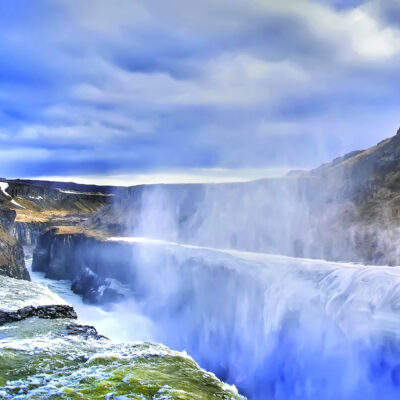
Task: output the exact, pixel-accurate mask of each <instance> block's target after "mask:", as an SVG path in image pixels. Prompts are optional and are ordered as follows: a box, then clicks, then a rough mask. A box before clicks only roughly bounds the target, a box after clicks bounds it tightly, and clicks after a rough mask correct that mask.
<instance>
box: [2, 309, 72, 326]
mask: <svg viewBox="0 0 400 400" xmlns="http://www.w3.org/2000/svg"><path fill="white" fill-rule="evenodd" d="M31 317H39V318H43V319H57V318H71V319H76V318H77V315H76V312H75V311H74V309H73V308H72V307H71V306H68V305H63V304H56V305H51V306H39V307H33V306H26V307H24V308H21V309H19V310H17V311H3V310H0V325H4V324H6V323H9V322H16V321H22V320H24V319H27V318H31Z"/></svg>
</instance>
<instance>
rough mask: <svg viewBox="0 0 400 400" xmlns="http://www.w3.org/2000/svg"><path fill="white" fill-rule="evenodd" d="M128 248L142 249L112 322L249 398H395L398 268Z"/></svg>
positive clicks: (399, 348) (151, 244)
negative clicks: (185, 357) (131, 319)
mask: <svg viewBox="0 0 400 400" xmlns="http://www.w3.org/2000/svg"><path fill="white" fill-rule="evenodd" d="M115 240H120V239H115ZM125 240H126V241H132V242H140V243H141V244H140V246H139V247H137V249H136V251H135V254H136V262H135V265H136V266H137V267H135V268H136V269H135V274H136V280H135V283H134V292H135V295H134V297H132V299H130V300H129V301H127V302H125V303H124V304H119V305H118V306H117V309H118V312H119V313H120V315H121V317H122V316H123V315H127V314H132V313H136V314H139V315H141V316H142V317H143V316H144V317H146V318H148V319H150V320H151V321H152V330H151V332H149V334H151V338H149V339H151V340H155V341H159V342H162V343H165V344H167V345H169V346H171V347H172V348H175V349H179V350H187V351H188V353H189V354H191V355H192V356H193V357H194V358H195V359H196V360H197V361H198V362H199V363H200V364H201V365H202V366H203V367H205V368H207V369H210V370H212V371H214V372H215V373H216V374H217V375H218V376H219V377H221V378H223V379H226V380H227V381H229V382H232V383H235V384H236V385H237V386H238V387H239V389H240V390H241V391H242V392H243V393H244V394H246V395H247V396H248V397H249V398H251V399H253V398H254V399H316V398H323V399H338V398H340V399H352V400H354V399H377V398H385V399H394V398H398V396H399V395H400V314H399V313H398V311H399V308H400V268H389V267H365V266H361V265H352V264H340V263H329V262H325V261H316V260H306V259H295V258H289V257H283V256H272V255H265V254H256V253H243V252H237V251H236V252H235V251H221V250H216V249H207V248H199V247H195V246H182V245H176V244H171V243H162V242H159V241H151V240H143V239H137V238H131V239H125ZM134 329H135V327H134V326H132V330H134Z"/></svg>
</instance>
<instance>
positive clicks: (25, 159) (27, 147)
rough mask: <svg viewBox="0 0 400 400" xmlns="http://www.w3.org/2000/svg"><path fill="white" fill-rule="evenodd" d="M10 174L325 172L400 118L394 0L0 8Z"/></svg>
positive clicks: (21, 3) (2, 169) (398, 11)
mask: <svg viewBox="0 0 400 400" xmlns="http://www.w3.org/2000/svg"><path fill="white" fill-rule="evenodd" d="M0 60H1V62H0V159H1V160H2V162H1V163H0V176H13V177H17V176H20V177H29V176H81V175H90V176H93V175H101V176H103V175H107V174H119V175H121V174H141V173H152V172H157V173H159V172H160V171H164V172H165V171H175V172H176V171H178V172H179V171H186V172H187V171H190V170H192V169H193V170H201V171H202V174H203V173H204V171H206V170H209V169H211V170H215V169H217V170H230V169H249V170H257V169H268V168H291V167H293V168H297V167H313V166H316V165H318V164H320V163H322V162H325V161H327V160H329V159H331V158H334V157H336V156H338V155H340V154H343V153H345V152H348V151H351V150H355V149H361V148H366V147H368V146H371V145H373V144H375V143H376V142H378V141H380V140H382V139H384V138H386V137H388V136H391V135H393V134H394V133H395V131H396V130H397V128H398V126H399V125H400V118H399V113H398V110H399V105H400V104H399V103H400V95H399V93H400V87H399V86H400V68H399V66H400V62H399V60H400V5H399V2H398V1H396V0H391V1H389V0H376V1H375V0H374V1H370V2H363V1H360V0H354V1H344V0H326V1H309V0H280V1H275V0H268V1H267V0H264V1H262V0H253V1H246V0H241V1H240V0H202V1H192V0H169V1H155V0H113V1H109V0H85V1H81V0H37V1H31V0H13V1H1V2H0Z"/></svg>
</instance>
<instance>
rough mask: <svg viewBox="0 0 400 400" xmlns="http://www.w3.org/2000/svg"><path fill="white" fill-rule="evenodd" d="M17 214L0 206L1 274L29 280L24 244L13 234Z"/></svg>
mask: <svg viewBox="0 0 400 400" xmlns="http://www.w3.org/2000/svg"><path fill="white" fill-rule="evenodd" d="M0 207H1V206H0ZM15 216H16V213H15V211H13V210H8V209H6V208H0V275H5V276H9V277H11V278H18V279H26V280H29V279H30V277H29V272H28V270H27V269H26V267H25V261H24V252H23V249H22V246H21V244H20V242H18V240H16V239H15V238H14V237H13V236H12V231H13V229H14V219H15Z"/></svg>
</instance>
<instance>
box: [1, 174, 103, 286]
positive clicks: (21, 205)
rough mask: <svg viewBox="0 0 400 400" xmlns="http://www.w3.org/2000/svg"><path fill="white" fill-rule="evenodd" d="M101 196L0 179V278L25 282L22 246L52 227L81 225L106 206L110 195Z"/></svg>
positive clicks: (65, 187) (65, 188) (65, 185)
mask: <svg viewBox="0 0 400 400" xmlns="http://www.w3.org/2000/svg"><path fill="white" fill-rule="evenodd" d="M79 188H80V189H83V188H85V187H83V188H81V187H79ZM90 188H92V189H93V188H95V187H90ZM99 189H101V188H99ZM103 192H104V193H103ZM103 192H102V191H100V192H95V193H94V192H79V191H73V190H69V186H68V184H64V185H62V187H61V188H57V187H52V186H51V185H45V184H44V183H43V186H40V185H39V184H38V183H37V182H34V181H33V182H32V181H24V182H20V181H9V180H5V179H2V180H1V186H0V275H6V276H10V277H14V278H19V279H29V273H28V271H27V270H26V268H25V265H24V256H23V249H22V245H29V246H35V245H36V242H37V238H38V237H39V236H40V235H41V234H42V233H44V232H45V231H46V230H47V229H50V228H52V227H55V226H59V227H62V226H77V225H80V224H82V223H83V222H84V221H85V220H86V219H87V218H88V216H89V215H91V214H92V213H94V212H95V211H97V210H99V209H100V208H102V207H104V206H105V205H106V204H107V203H108V202H109V199H110V197H111V194H109V193H106V191H103Z"/></svg>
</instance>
